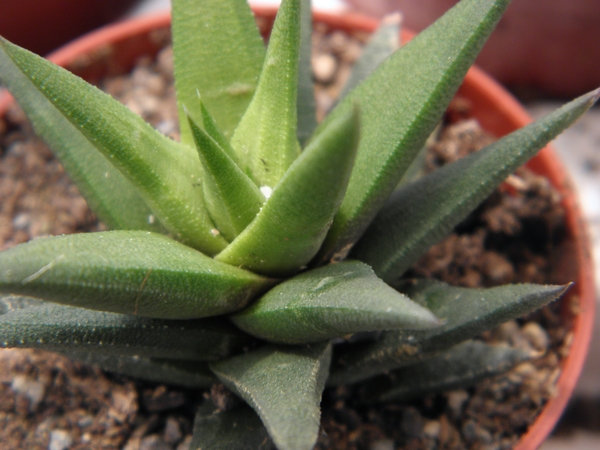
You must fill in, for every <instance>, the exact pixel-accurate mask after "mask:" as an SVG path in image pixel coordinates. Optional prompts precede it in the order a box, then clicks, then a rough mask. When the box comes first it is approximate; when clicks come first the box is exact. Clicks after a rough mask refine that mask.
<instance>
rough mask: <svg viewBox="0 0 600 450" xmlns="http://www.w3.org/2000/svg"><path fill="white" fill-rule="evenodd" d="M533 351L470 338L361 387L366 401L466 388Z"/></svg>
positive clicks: (492, 375)
mask: <svg viewBox="0 0 600 450" xmlns="http://www.w3.org/2000/svg"><path fill="white" fill-rule="evenodd" d="M533 356H534V355H533V354H532V353H531V352H526V351H524V350H520V349H516V348H511V347H505V346H499V345H488V344H484V343H483V342H478V341H467V342H464V343H462V344H460V345H457V346H456V347H453V348H451V349H450V350H447V351H446V352H444V353H442V354H440V355H437V356H434V357H433V358H431V359H428V360H426V361H423V362H420V363H417V364H413V365H411V366H408V367H404V368H402V369H398V370H396V371H394V372H392V373H390V374H389V376H381V377H377V378H374V379H373V380H371V381H369V382H368V383H366V385H365V386H363V387H361V394H362V397H363V398H364V401H366V402H368V403H374V402H390V401H406V400H412V399H416V398H421V397H423V396H425V395H427V394H433V393H436V392H443V391H449V390H454V389H466V388H469V387H471V386H473V385H475V384H477V383H478V382H479V381H481V380H484V379H486V378H490V377H494V376H497V375H501V374H503V373H505V372H508V371H509V370H510V369H512V368H513V367H515V366H516V365H518V364H520V363H522V362H525V361H528V360H530V359H532V358H533Z"/></svg>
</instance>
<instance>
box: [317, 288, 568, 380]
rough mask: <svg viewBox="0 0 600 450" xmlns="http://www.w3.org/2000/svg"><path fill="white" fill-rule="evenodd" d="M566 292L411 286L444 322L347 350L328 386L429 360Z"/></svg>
mask: <svg viewBox="0 0 600 450" xmlns="http://www.w3.org/2000/svg"><path fill="white" fill-rule="evenodd" d="M567 288H568V286H538V285H534V284H518V285H508V286H499V287H494V288H488V289H473V288H460V287H452V286H448V285H446V284H444V283H440V282H434V281H427V280H422V281H417V282H416V283H407V284H405V285H403V286H402V290H403V291H404V292H405V293H406V294H407V295H408V296H409V297H410V298H412V299H413V300H415V301H416V302H418V303H420V304H422V305H423V306H426V307H427V308H429V309H430V310H431V311H432V312H433V313H434V314H435V315H436V316H437V317H439V318H440V320H443V321H445V324H444V325H443V326H441V327H439V328H435V329H431V330H427V331H419V330H415V331H410V332H409V331H388V332H386V333H384V335H383V336H382V337H381V338H380V339H379V340H378V341H377V342H375V343H370V344H363V345H361V346H356V347H353V348H352V349H351V350H350V349H348V350H347V351H346V352H345V353H344V354H343V355H341V356H340V360H339V363H338V365H337V366H334V368H333V369H332V373H331V377H330V379H329V382H330V383H331V384H336V385H337V384H349V383H355V382H358V381H361V380H364V379H366V378H370V377H372V376H375V375H378V374H380V373H383V372H386V371H389V370H393V369H396V368H399V367H403V366H406V365H408V364H412V363H414V362H415V361H419V360H421V359H424V358H427V357H430V356H432V355H435V354H437V353H439V352H441V351H444V350H447V349H449V348H450V347H452V346H454V345H456V344H458V343H459V342H462V341H465V340H467V339H470V338H472V337H475V336H477V335H478V334H480V333H482V332H484V331H486V330H489V329H492V328H494V327H496V326H498V325H500V324H502V323H504V322H506V321H508V320H511V319H515V318H517V317H520V316H523V315H524V314H527V313H529V312H531V311H534V310H536V309H538V308H541V307H542V306H544V305H546V304H548V303H550V302H551V301H554V300H556V299H557V298H559V297H560V296H561V295H562V294H563V293H564V292H565V291H566V289H567ZM336 362H337V358H336Z"/></svg>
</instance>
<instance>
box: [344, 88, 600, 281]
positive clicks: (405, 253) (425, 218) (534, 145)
mask: <svg viewBox="0 0 600 450" xmlns="http://www.w3.org/2000/svg"><path fill="white" fill-rule="evenodd" d="M599 94H600V91H594V92H591V93H589V94H586V95H584V96H582V97H579V98H578V99H576V100H573V101H572V102H570V103H568V104H567V105H565V106H563V107H562V108H560V109H558V110H557V111H555V112H553V113H551V114H549V115H547V116H545V117H543V118H541V119H539V120H538V121H536V122H534V123H532V124H530V125H528V126H526V127H524V128H521V129H520V130H517V131H515V132H514V133H512V134H510V135H508V136H506V137H504V138H502V139H500V140H498V141H496V142H495V143H493V144H491V145H489V146H488V147H486V148H484V149H482V150H480V151H478V152H476V153H472V154H471V155H468V156H466V157H464V158H461V159H460V160H458V161H456V162H454V163H452V164H448V165H446V166H444V167H442V168H441V169H439V170H436V171H435V172H433V173H431V174H429V175H427V176H424V177H422V178H420V179H419V180H417V181H415V182H414V183H410V184H408V185H406V186H404V187H402V188H401V189H399V190H398V191H396V192H394V194H393V195H392V197H391V198H390V199H389V201H388V203H387V204H386V205H385V207H384V208H383V209H382V211H381V212H380V213H379V215H378V216H377V217H376V218H375V220H374V221H373V223H372V224H371V226H370V227H369V228H368V230H367V232H366V233H365V235H364V236H363V237H362V238H361V240H360V241H359V242H358V244H357V245H356V246H355V248H354V250H353V252H352V256H353V257H354V258H357V259H359V260H361V261H364V262H366V263H367V264H369V265H370V266H371V267H373V270H375V273H376V274H377V275H378V276H379V277H381V278H383V279H384V280H385V281H387V282H392V281H393V280H395V279H397V278H398V277H399V276H400V275H402V273H403V272H404V271H405V270H406V269H407V268H408V267H409V266H410V265H411V264H413V263H414V262H415V261H416V260H417V259H418V258H419V257H420V256H421V255H422V254H423V253H424V252H425V251H426V250H427V249H428V248H429V247H431V246H432V245H433V244H435V243H436V242H437V241H439V240H440V239H442V238H443V237H444V236H445V235H446V234H448V233H449V232H450V230H452V228H453V227H454V226H455V225H457V224H458V223H459V222H460V221H461V220H463V219H464V218H465V217H466V216H467V215H468V214H469V213H470V212H471V211H472V210H474V209H475V208H476V207H477V205H479V203H481V202H482V201H483V200H484V199H485V198H487V197H488V196H489V195H490V194H491V193H492V192H493V190H494V189H495V188H496V187H497V186H498V185H499V184H500V183H501V182H502V181H504V179H505V178H506V177H507V176H508V175H509V174H511V173H512V172H514V170H515V169H517V167H519V166H520V165H522V164H523V163H525V162H526V161H527V160H528V159H529V158H531V157H532V156H533V155H534V154H535V153H536V152H537V151H538V150H539V149H541V148H542V147H544V146H545V145H546V144H547V143H548V141H550V140H552V139H553V138H554V137H556V136H557V135H558V134H559V133H560V132H562V131H563V130H564V129H565V128H567V127H568V126H569V125H571V124H572V123H573V122H574V121H575V120H577V118H579V117H580V116H581V115H582V114H583V113H584V112H585V111H587V110H588V109H589V108H590V107H591V106H592V105H593V104H594V102H595V101H596V100H597V98H598V95H599ZM465 174H468V176H465Z"/></svg>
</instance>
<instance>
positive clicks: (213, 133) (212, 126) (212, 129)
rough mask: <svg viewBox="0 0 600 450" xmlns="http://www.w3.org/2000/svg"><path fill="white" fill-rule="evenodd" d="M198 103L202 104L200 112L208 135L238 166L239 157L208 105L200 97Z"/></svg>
mask: <svg viewBox="0 0 600 450" xmlns="http://www.w3.org/2000/svg"><path fill="white" fill-rule="evenodd" d="M198 101H199V102H200V110H201V111H202V125H203V127H204V130H205V131H206V132H207V133H208V135H209V136H210V137H211V138H213V139H214V140H215V141H216V142H217V144H219V145H220V146H221V148H222V149H223V150H224V151H225V153H227V155H228V156H229V157H230V158H231V159H232V160H233V161H235V162H236V164H237V155H236V154H235V150H234V149H233V147H232V146H231V144H230V143H229V141H228V140H227V138H226V137H225V135H224V134H223V133H222V132H221V130H220V128H219V126H218V125H217V122H216V121H215V118H214V117H213V116H212V114H211V113H210V111H209V110H208V109H207V108H206V105H205V104H204V102H203V101H202V98H200V97H198ZM188 126H189V124H188Z"/></svg>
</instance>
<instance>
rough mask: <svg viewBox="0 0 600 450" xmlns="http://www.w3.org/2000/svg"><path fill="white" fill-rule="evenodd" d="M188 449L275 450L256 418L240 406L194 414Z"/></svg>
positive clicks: (267, 434) (248, 410)
mask: <svg viewBox="0 0 600 450" xmlns="http://www.w3.org/2000/svg"><path fill="white" fill-rule="evenodd" d="M213 409H214V408H213ZM190 449H201V450H275V446H274V445H273V441H272V440H271V438H270V437H269V433H267V429H266V428H265V426H264V425H263V424H262V422H261V421H260V417H258V415H257V414H256V413H255V412H254V411H253V410H252V408H250V407H249V406H248V405H246V404H241V405H239V406H237V407H236V408H234V409H232V410H228V411H219V410H212V411H210V412H207V411H202V410H200V411H198V413H197V414H196V419H195V420H194V430H193V436H192V442H190Z"/></svg>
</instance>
